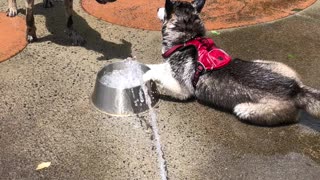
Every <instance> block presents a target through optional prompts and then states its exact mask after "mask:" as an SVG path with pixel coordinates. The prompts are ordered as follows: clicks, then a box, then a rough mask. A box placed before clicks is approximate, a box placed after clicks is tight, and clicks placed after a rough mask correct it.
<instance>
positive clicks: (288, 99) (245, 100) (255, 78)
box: [143, 0, 320, 125]
mask: <svg viewBox="0 0 320 180" xmlns="http://www.w3.org/2000/svg"><path fill="white" fill-rule="evenodd" d="M204 4H205V0H195V1H194V2H192V3H189V2H179V1H171V0H166V3H165V8H160V9H158V17H159V18H160V20H161V21H162V23H163V26H162V53H165V52H168V50H170V49H171V48H172V47H174V46H176V45H179V44H185V43H186V42H188V41H190V40H192V39H194V38H199V37H204V36H205V28H204V25H203V22H202V21H201V19H200V17H199V13H200V11H201V10H202V8H203V6H204ZM197 59H198V54H197V50H196V49H195V48H194V47H192V46H188V47H185V48H182V49H180V50H177V51H175V52H173V53H172V55H171V56H169V57H167V58H166V59H165V62H164V63H162V64H157V65H149V67H150V69H151V70H149V71H148V72H147V73H145V74H144V77H143V78H144V81H145V82H146V81H149V80H153V81H155V82H156V83H157V84H158V85H159V86H160V87H162V88H163V90H165V94H166V95H169V96H172V97H174V98H177V99H181V100H184V99H188V98H190V97H195V98H196V99H197V100H198V101H199V102H202V103H204V104H208V105H211V106H214V107H217V108H221V109H224V110H227V111H230V112H233V113H234V114H235V115H236V116H237V117H238V118H239V119H241V120H243V121H245V122H249V123H253V124H257V125H278V124H287V123H294V122H297V121H298V114H299V113H298V112H299V109H304V110H306V111H307V112H308V113H310V114H311V115H313V116H315V117H317V118H320V91H319V90H316V89H313V88H311V87H307V86H305V85H304V84H303V83H302V82H301V80H300V78H299V76H298V75H297V73H296V72H295V71H294V70H292V69H291V68H289V67H288V66H286V65H284V64H282V63H279V62H271V61H262V60H255V61H244V60H240V59H233V60H232V61H231V62H230V63H229V64H228V65H227V66H225V67H223V68H221V69H218V70H212V71H206V72H205V73H204V74H203V75H201V76H200V77H199V80H198V82H197V83H196V85H194V84H193V83H192V79H193V78H194V76H195V71H196V68H197V65H198V62H197Z"/></svg>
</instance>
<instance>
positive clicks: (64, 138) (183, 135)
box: [0, 0, 320, 180]
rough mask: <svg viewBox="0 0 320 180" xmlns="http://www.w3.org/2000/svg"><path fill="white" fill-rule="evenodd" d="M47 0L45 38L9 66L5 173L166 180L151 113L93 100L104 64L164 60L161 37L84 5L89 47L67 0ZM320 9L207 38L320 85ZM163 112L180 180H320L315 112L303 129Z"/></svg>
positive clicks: (0, 74)
mask: <svg viewBox="0 0 320 180" xmlns="http://www.w3.org/2000/svg"><path fill="white" fill-rule="evenodd" d="M39 2H40V1H39V0H37V1H36V3H37V5H36V8H37V9H36V14H37V15H36V16H35V20H36V25H37V28H38V36H39V38H40V39H39V42H37V43H32V44H29V45H28V46H27V47H26V48H25V49H24V50H23V51H22V52H21V53H19V54H18V55H16V56H14V57H13V58H11V59H10V60H7V61H5V62H2V63H0V179H4V180H7V179H19V180H20V179H25V180H37V179H46V180H47V179H53V180H58V179H61V180H66V179H68V180H69V179H70V180H80V179H81V180H100V179H101V180H102V179H104V180H111V179H117V180H118V179H147V180H153V179H160V174H159V170H158V164H157V156H156V152H155V150H154V147H153V142H152V140H151V139H152V138H151V136H152V131H151V130H150V129H148V128H147V125H146V123H145V122H146V121H148V119H149V118H150V117H149V115H148V114H147V113H144V114H140V115H137V116H134V117H126V118H121V117H111V116H108V115H106V114H103V113H100V112H99V111H97V110H96V109H95V108H94V107H93V106H92V104H91V103H90V95H91V93H92V91H93V86H94V82H95V78H96V73H97V72H98V71H99V69H100V68H102V67H103V66H104V65H106V64H108V63H110V62H114V61H118V60H120V59H123V58H125V57H128V56H137V59H138V60H139V61H140V62H142V63H159V62H161V61H162V59H161V54H160V49H161V34H160V32H158V31H145V30H138V29H132V28H125V27H121V26H117V25H113V24H110V23H106V22H104V21H100V20H98V19H96V18H94V17H92V16H89V15H88V14H87V13H86V12H84V11H83V10H82V9H81V7H80V5H79V0H76V1H75V20H74V22H75V27H76V28H77V29H78V30H79V31H80V33H81V34H82V35H83V36H84V37H85V38H86V40H87V44H86V45H85V46H84V47H74V46H71V45H70V42H69V41H68V40H67V39H65V36H64V34H63V27H64V22H65V20H64V13H63V6H62V3H57V2H56V3H55V7H54V8H53V9H46V10H44V9H42V8H41V4H39ZM19 7H23V2H19ZM0 10H1V11H5V10H6V2H3V1H1V2H0ZM319 12H320V1H317V3H315V4H314V5H313V6H312V7H310V8H307V9H306V10H304V11H302V12H299V13H298V14H296V15H293V16H290V17H288V18H284V19H281V20H277V21H274V22H270V23H264V24H258V25H254V26H248V27H242V28H234V29H227V30H221V31H220V33H221V34H220V35H219V36H214V35H213V34H210V32H208V35H209V36H211V37H213V38H214V40H215V41H216V43H217V44H218V45H219V46H220V47H221V48H223V49H225V50H226V51H227V52H229V53H230V55H231V56H233V57H239V58H242V59H248V60H253V59H267V60H275V61H279V62H283V63H286V64H288V65H289V66H291V67H293V68H294V69H295V70H296V71H297V72H298V73H299V74H300V75H301V76H302V79H303V80H304V82H305V84H307V85H310V86H312V87H315V88H318V89H320V79H319V76H320V71H319V69H320V54H319V49H320V41H319V40H320V14H319ZM155 13H156V12H155ZM155 110H156V112H157V118H158V125H159V130H160V136H161V141H162V146H163V152H164V155H165V159H166V161H167V169H168V177H169V178H170V179H177V180H179V179H199V180H202V179H210V180H211V179H290V180H293V179H301V180H302V179H303V180H305V179H310V180H311V179H315V180H316V179H319V176H320V121H319V120H316V119H313V118H312V117H310V116H308V115H307V114H305V113H302V116H301V122H300V123H298V124H294V125H288V126H281V127H272V128H268V127H257V126H253V125H248V124H244V123H242V122H240V121H238V120H237V119H236V118H235V117H234V116H232V115H230V114H227V113H224V112H220V111H218V110H215V109H212V108H209V107H206V106H203V105H201V104H198V103H197V102H172V101H164V100H161V102H160V103H159V104H158V105H157V106H156V108H155ZM46 161H50V162H51V163H52V164H51V166H50V167H49V168H47V169H43V170H40V171H36V170H35V168H36V166H37V165H38V164H39V163H41V162H46Z"/></svg>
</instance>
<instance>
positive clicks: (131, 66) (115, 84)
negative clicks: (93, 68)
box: [100, 59, 143, 89]
mask: <svg viewBox="0 0 320 180" xmlns="http://www.w3.org/2000/svg"><path fill="white" fill-rule="evenodd" d="M125 64H126V67H125V68H123V69H119V70H113V71H111V72H108V73H106V74H104V75H103V76H102V77H101V78H100V82H101V83H102V84H104V85H105V86H108V87H111V88H116V89H128V88H132V87H136V86H140V85H141V78H142V76H143V72H142V71H141V70H140V71H139V69H140V65H139V63H138V62H136V61H133V60H128V59H126V60H125Z"/></svg>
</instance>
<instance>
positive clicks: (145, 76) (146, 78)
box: [142, 70, 153, 83]
mask: <svg viewBox="0 0 320 180" xmlns="http://www.w3.org/2000/svg"><path fill="white" fill-rule="evenodd" d="M142 79H143V82H144V83H146V82H148V81H150V80H153V79H152V73H151V71H150V70H149V71H147V72H146V73H144V74H143V76H142Z"/></svg>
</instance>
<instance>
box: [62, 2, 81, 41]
mask: <svg viewBox="0 0 320 180" xmlns="http://www.w3.org/2000/svg"><path fill="white" fill-rule="evenodd" d="M64 6H65V12H66V17H67V29H66V31H65V32H66V34H67V35H68V36H69V37H70V38H71V40H72V44H73V45H76V46H77V45H83V44H84V43H85V40H84V39H83V38H82V37H81V36H80V35H79V34H78V32H76V31H75V30H74V29H73V19H72V15H73V0H64Z"/></svg>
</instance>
